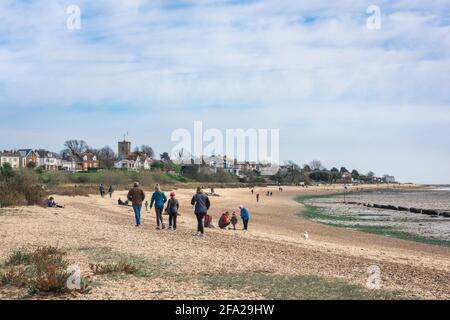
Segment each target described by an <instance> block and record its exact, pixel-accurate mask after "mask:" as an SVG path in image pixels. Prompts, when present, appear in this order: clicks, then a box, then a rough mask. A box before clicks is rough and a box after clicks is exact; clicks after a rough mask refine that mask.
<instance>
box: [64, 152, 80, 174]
mask: <svg viewBox="0 0 450 320" xmlns="http://www.w3.org/2000/svg"><path fill="white" fill-rule="evenodd" d="M61 169H62V170H64V171H69V172H75V171H77V161H76V159H75V157H73V156H71V155H64V156H63V157H62V160H61Z"/></svg>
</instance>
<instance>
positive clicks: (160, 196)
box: [150, 183, 167, 230]
mask: <svg viewBox="0 0 450 320" xmlns="http://www.w3.org/2000/svg"><path fill="white" fill-rule="evenodd" d="M166 201H167V198H166V195H165V194H164V192H162V191H161V186H160V185H159V183H157V184H156V185H155V192H153V195H152V199H151V201H150V209H151V208H153V204H154V205H155V212H156V230H160V227H159V226H160V224H161V228H162V229H164V228H165V227H166V226H165V225H164V221H163V217H162V213H163V209H164V204H165V203H166Z"/></svg>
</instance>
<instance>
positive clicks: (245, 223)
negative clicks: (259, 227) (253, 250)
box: [242, 219, 249, 230]
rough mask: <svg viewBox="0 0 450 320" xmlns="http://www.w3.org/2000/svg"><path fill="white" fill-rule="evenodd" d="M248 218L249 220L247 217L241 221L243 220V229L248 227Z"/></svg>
mask: <svg viewBox="0 0 450 320" xmlns="http://www.w3.org/2000/svg"><path fill="white" fill-rule="evenodd" d="M248 220H249V219H247V220H242V222H244V230H247V229H248Z"/></svg>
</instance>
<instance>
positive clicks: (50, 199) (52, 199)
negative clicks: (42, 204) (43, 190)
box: [47, 197, 64, 208]
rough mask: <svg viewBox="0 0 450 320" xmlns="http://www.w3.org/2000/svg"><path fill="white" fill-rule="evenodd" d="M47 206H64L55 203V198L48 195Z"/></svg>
mask: <svg viewBox="0 0 450 320" xmlns="http://www.w3.org/2000/svg"><path fill="white" fill-rule="evenodd" d="M47 207H49V208H64V206H62V205H59V204H57V203H56V201H55V198H53V197H50V198H49V199H48V201H47Z"/></svg>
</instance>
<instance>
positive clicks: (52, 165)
mask: <svg viewBox="0 0 450 320" xmlns="http://www.w3.org/2000/svg"><path fill="white" fill-rule="evenodd" d="M37 154H38V156H39V165H38V166H39V167H42V168H43V169H44V170H50V171H56V170H58V169H59V168H60V167H61V166H62V159H61V157H60V156H59V155H58V154H57V153H54V152H50V151H47V150H42V149H41V150H38V151H37Z"/></svg>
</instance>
